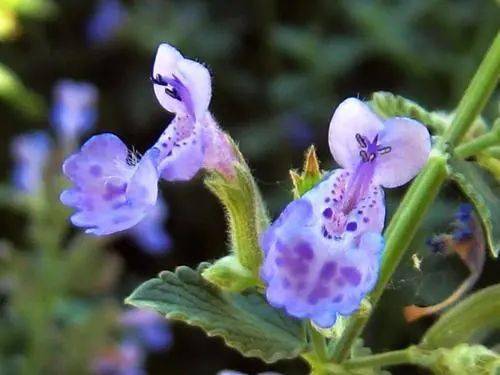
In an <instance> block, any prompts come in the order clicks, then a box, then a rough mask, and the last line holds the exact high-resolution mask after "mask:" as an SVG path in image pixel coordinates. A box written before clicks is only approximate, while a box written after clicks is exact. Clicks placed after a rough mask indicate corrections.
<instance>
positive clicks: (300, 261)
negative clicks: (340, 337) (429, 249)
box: [261, 169, 385, 327]
mask: <svg viewBox="0 0 500 375" xmlns="http://www.w3.org/2000/svg"><path fill="white" fill-rule="evenodd" d="M348 178H349V172H348V171H345V170H342V169H339V170H336V171H334V172H333V173H332V174H331V175H330V176H329V177H328V178H326V179H325V180H324V181H322V182H321V183H320V184H319V185H317V186H316V187H315V188H314V189H312V190H311V191H309V192H308V193H306V194H305V195H304V196H303V197H302V198H300V199H298V200H295V201H293V202H292V203H290V204H289V205H288V206H287V208H286V209H285V210H284V212H283V213H282V215H281V216H280V217H279V218H278V220H276V221H275V222H274V223H273V224H272V225H271V226H270V228H269V229H268V230H267V231H266V232H264V234H263V236H262V237H261V246H262V248H263V250H264V255H265V257H264V262H263V265H262V268H261V278H262V279H263V281H264V282H265V283H266V285H267V288H266V297H267V299H268V301H269V303H270V304H271V305H273V306H275V307H279V308H285V309H286V311H287V313H288V314H290V315H292V316H295V317H297V318H310V319H312V320H313V321H314V322H315V323H316V324H317V325H319V326H321V327H329V326H331V325H333V324H334V323H335V320H336V317H337V314H351V313H352V312H353V311H354V310H356V309H357V308H358V307H359V304H360V302H361V300H362V299H363V297H364V296H365V295H366V293H368V292H369V291H370V290H371V289H372V288H373V285H374V283H375V280H376V278H377V274H378V268H379V258H380V252H381V250H382V248H383V239H382V236H381V235H380V231H381V229H382V226H383V217H384V214H385V208H384V205H383V196H382V192H381V189H379V188H378V187H376V186H371V187H370V190H369V195H367V196H366V197H364V198H363V199H364V200H363V199H361V200H360V201H359V202H358V206H356V207H355V208H354V209H353V210H352V211H351V212H347V213H344V212H342V211H341V210H340V208H341V207H342V196H343V194H344V193H345V191H344V190H343V189H345V187H346V183H347V179H348ZM375 192H377V194H373V193H375ZM370 194H371V195H370ZM335 200H336V201H335ZM372 200H375V201H376V203H375V204H373V203H372ZM367 203H369V204H368V206H366V207H365V209H366V212H364V213H363V214H364V215H369V217H370V220H369V221H368V222H363V218H364V217H365V216H364V215H363V214H359V213H358V208H361V207H363V206H364V205H366V204H367ZM325 207H326V208H325ZM333 219H335V220H334V221H335V223H334V225H333V226H332V227H329V228H328V230H329V232H325V230H324V228H325V223H327V222H328V221H331V220H333ZM355 221H357V222H359V224H358V223H356V225H359V227H357V228H355V229H354V230H350V228H351V227H352V225H353V224H352V222H355ZM374 229H375V230H376V231H375V232H372V230H374ZM367 231H368V232H367Z"/></svg>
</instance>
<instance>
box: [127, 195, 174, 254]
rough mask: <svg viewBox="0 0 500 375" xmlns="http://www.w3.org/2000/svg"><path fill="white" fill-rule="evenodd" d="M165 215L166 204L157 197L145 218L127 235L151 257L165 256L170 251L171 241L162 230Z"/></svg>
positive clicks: (166, 210) (166, 211)
mask: <svg viewBox="0 0 500 375" xmlns="http://www.w3.org/2000/svg"><path fill="white" fill-rule="evenodd" d="M167 214H168V207H167V204H166V203H165V201H164V200H163V198H162V197H161V195H159V196H158V199H157V201H156V205H155V206H154V207H153V208H152V209H151V211H150V212H149V213H148V214H147V215H146V216H145V218H144V219H143V220H142V221H141V222H139V223H138V224H137V225H136V226H134V227H132V228H130V229H129V233H130V234H131V235H132V237H133V238H134V239H135V241H136V242H137V243H138V244H139V246H140V247H141V248H142V249H143V250H144V251H146V252H147V253H150V254H152V255H157V254H165V253H167V252H168V251H169V250H170V246H171V242H172V240H171V239H170V236H169V234H168V233H167V232H166V231H165V228H164V221H165V219H166V217H167Z"/></svg>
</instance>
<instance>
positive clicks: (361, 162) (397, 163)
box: [328, 98, 431, 188]
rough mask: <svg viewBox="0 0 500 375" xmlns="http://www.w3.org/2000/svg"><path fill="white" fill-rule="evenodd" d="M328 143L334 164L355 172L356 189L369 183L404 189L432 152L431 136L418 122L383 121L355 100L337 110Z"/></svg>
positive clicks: (347, 101) (345, 102)
mask: <svg viewBox="0 0 500 375" xmlns="http://www.w3.org/2000/svg"><path fill="white" fill-rule="evenodd" d="M328 141H329V144H330V151H331V152H332V155H333V157H334V159H335V161H336V162H337V163H338V164H340V166H341V167H342V168H345V169H348V170H350V171H353V172H356V175H357V176H358V177H359V181H358V182H357V183H356V184H355V185H356V187H362V186H367V185H368V182H370V180H371V181H373V183H374V184H375V185H382V186H383V187H387V188H392V187H397V186H401V185H404V184H405V183H407V182H408V181H409V180H411V179H412V178H413V177H414V176H415V175H416V174H417V173H418V171H419V170H420V169H421V168H422V167H423V165H424V164H425V162H426V161H427V158H428V157H429V152H430V148H431V143H430V135H429V132H428V130H427V128H426V127H425V126H423V125H422V124H420V123H419V122H417V121H415V120H412V119H409V118H406V117H394V118H390V119H387V120H382V119H380V118H379V117H377V115H375V114H374V113H373V112H372V111H371V110H370V109H369V108H368V106H367V105H366V104H364V103H363V102H362V101H360V100H358V99H355V98H349V99H346V100H344V101H343V102H342V103H340V105H339V106H338V108H337V110H336V111H335V113H334V114H333V117H332V120H331V121H330V131H329V134H328ZM353 187H354V186H353Z"/></svg>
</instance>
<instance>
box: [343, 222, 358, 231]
mask: <svg viewBox="0 0 500 375" xmlns="http://www.w3.org/2000/svg"><path fill="white" fill-rule="evenodd" d="M345 229H346V230H347V231H349V232H354V231H355V230H356V229H358V224H357V223H356V222H355V221H351V222H350V223H348V224H347V226H346V228H345Z"/></svg>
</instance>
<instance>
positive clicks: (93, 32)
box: [87, 0, 127, 44]
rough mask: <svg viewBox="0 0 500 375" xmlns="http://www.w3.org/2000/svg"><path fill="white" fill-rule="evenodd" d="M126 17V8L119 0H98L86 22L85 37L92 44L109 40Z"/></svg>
mask: <svg viewBox="0 0 500 375" xmlns="http://www.w3.org/2000/svg"><path fill="white" fill-rule="evenodd" d="M126 18H127V10H126V9H125V6H124V5H123V4H122V3H121V1H120V0H100V1H99V3H98V4H97V7H96V9H95V11H94V14H93V15H92V16H91V17H90V19H89V21H88V23H87V39H88V41H89V42H90V43H93V44H105V43H108V42H109V41H111V40H112V39H113V38H114V37H115V36H116V34H117V33H118V31H119V30H120V28H121V27H122V26H123V24H124V22H125V20H126Z"/></svg>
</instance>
